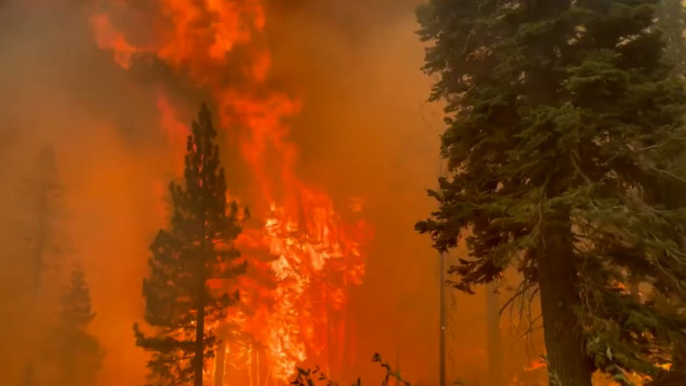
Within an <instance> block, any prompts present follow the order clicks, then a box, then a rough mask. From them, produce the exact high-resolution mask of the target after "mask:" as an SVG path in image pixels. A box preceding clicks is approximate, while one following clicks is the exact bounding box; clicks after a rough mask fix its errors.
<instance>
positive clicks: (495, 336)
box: [486, 283, 505, 386]
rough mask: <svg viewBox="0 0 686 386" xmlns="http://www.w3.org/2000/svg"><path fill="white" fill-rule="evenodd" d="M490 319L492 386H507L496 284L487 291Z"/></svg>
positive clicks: (489, 367)
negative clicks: (504, 379) (504, 378)
mask: <svg viewBox="0 0 686 386" xmlns="http://www.w3.org/2000/svg"><path fill="white" fill-rule="evenodd" d="M486 310H487V318H488V373H489V377H490V385H491V386H505V383H504V382H503V375H504V371H503V369H504V366H503V347H502V338H501V334H500V296H499V295H498V293H497V292H496V284H495V283H490V284H489V285H488V288H487V290H486Z"/></svg>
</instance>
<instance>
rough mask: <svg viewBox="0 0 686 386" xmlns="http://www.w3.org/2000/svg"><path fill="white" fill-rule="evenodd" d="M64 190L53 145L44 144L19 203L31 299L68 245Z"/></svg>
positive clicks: (54, 267) (36, 293)
mask: <svg viewBox="0 0 686 386" xmlns="http://www.w3.org/2000/svg"><path fill="white" fill-rule="evenodd" d="M63 194H64V190H63V186H62V182H61V180H60V177H59V173H58V169H57V159H56V156H55V149H54V148H53V147H52V146H50V145H47V146H45V147H43V148H42V149H41V151H40V152H39V154H38V156H37V157H36V159H35V161H34V164H33V167H32V169H31V171H30V174H29V176H28V177H27V178H26V180H25V182H24V188H23V189H22V197H21V200H22V201H23V203H22V205H21V207H20V209H21V211H22V213H21V217H22V219H23V221H22V226H21V227H20V228H19V230H20V231H21V232H22V233H23V234H22V235H21V238H22V239H23V240H24V241H25V242H26V246H27V248H26V250H25V251H26V253H27V258H26V259H25V261H26V265H27V267H28V270H29V277H28V280H27V284H28V286H29V287H30V291H31V293H32V296H33V297H34V299H33V300H34V301H35V300H36V298H35V297H36V296H38V294H39V293H40V291H41V287H42V285H43V279H44V275H45V273H46V271H48V270H49V269H56V268H57V267H58V265H59V263H60V257H61V255H62V254H63V253H64V252H65V251H66V247H67V245H68V243H67V242H66V240H65V237H64V233H63V232H61V231H60V227H61V226H62V225H63V224H61V223H60V220H61V218H62V216H63V214H64V213H63V203H62V197H63ZM22 260H24V259H22Z"/></svg>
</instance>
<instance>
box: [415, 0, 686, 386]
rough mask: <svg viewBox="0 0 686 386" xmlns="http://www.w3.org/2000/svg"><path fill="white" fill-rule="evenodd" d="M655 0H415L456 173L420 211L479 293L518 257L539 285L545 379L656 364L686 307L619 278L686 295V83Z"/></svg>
mask: <svg viewBox="0 0 686 386" xmlns="http://www.w3.org/2000/svg"><path fill="white" fill-rule="evenodd" d="M656 3H657V1H656V0H577V1H571V0H523V1H516V0H465V1H447V0H430V1H429V3H428V4H427V5H426V6H424V7H422V8H420V10H419V12H418V16H419V21H420V24H421V29H420V31H419V34H420V36H421V38H422V40H423V41H425V42H429V43H432V45H431V46H430V47H429V48H428V49H427V53H426V64H425V70H426V71H427V72H428V73H436V74H439V75H440V77H439V80H438V82H437V83H436V84H435V85H434V88H433V92H432V99H433V100H439V99H443V100H444V101H445V102H446V104H447V107H446V123H447V128H446V131H445V133H444V134H443V136H442V153H443V156H444V157H445V158H446V159H447V160H448V163H449V169H450V171H451V175H450V177H448V178H442V179H440V181H439V183H440V187H439V189H438V190H437V191H432V192H430V195H431V196H432V197H434V198H435V199H436V200H437V201H438V202H439V209H438V210H436V211H435V212H434V213H433V214H432V217H431V218H430V219H428V220H426V221H422V222H420V223H418V224H417V229H418V230H419V231H420V232H422V233H429V234H431V236H432V238H433V240H434V245H435V247H436V248H437V249H439V250H442V251H445V250H448V249H449V248H454V247H455V246H456V245H457V243H458V240H459V239H460V237H461V236H464V238H465V242H466V245H467V249H468V251H469V256H468V257H465V258H462V259H461V260H460V262H459V263H458V264H457V265H456V266H454V267H451V273H454V274H456V275H457V276H458V277H457V279H456V280H455V283H454V285H455V286H456V287H457V288H458V289H460V290H462V291H466V292H472V288H473V287H474V286H475V285H479V284H484V283H490V282H492V281H494V280H497V278H498V277H499V276H500V274H501V273H502V272H503V271H504V270H505V269H507V268H509V267H515V268H517V269H518V270H519V271H520V272H521V273H522V276H523V278H524V279H523V281H522V283H521V284H520V289H521V290H522V291H521V292H520V293H523V292H524V291H523V290H525V289H528V288H536V290H537V291H538V292H539V294H540V301H541V309H542V317H543V327H544V340H545V344H546V352H547V360H548V363H549V366H548V370H549V378H550V382H551V384H557V385H564V386H590V385H591V376H592V373H593V372H594V371H595V370H601V371H604V372H606V373H608V374H610V375H611V376H613V377H615V379H616V380H617V381H619V382H620V383H623V384H628V383H629V381H628V380H627V379H626V377H625V375H626V374H627V373H628V372H636V373H639V374H646V375H650V376H657V375H659V374H660V373H661V372H662V369H661V368H660V367H659V366H657V364H659V363H661V362H664V361H667V360H669V357H670V355H671V352H670V351H671V347H672V346H671V340H672V339H673V338H674V336H675V334H676V335H680V336H681V335H683V333H682V332H681V330H680V327H683V320H682V319H681V318H679V317H677V316H675V315H673V314H670V313H665V312H662V311H661V310H660V308H659V307H655V306H654V305H653V304H651V303H641V302H639V301H637V299H636V297H634V296H631V295H630V294H628V293H627V292H626V291H624V290H623V289H622V286H623V285H624V284H625V283H627V282H629V278H628V277H627V275H628V274H629V273H632V274H635V275H637V276H639V277H642V278H646V279H647V280H648V281H649V282H650V284H651V285H652V287H653V288H654V289H655V290H656V291H659V292H661V293H664V294H666V295H669V296H672V295H674V296H678V297H680V298H684V297H685V296H684V295H685V294H684V291H683V289H682V288H681V283H682V282H683V280H684V279H686V270H685V269H684V266H686V265H685V263H686V256H685V255H684V252H683V251H684V249H683V246H684V230H686V222H685V220H684V219H685V217H684V213H685V208H684V206H683V205H677V206H673V207H666V206H665V205H664V202H663V200H662V199H661V198H659V197H651V196H650V192H651V191H654V190H655V187H657V186H661V185H662V184H665V183H675V182H678V181H682V180H684V179H683V177H681V176H680V175H679V172H678V171H677V170H676V162H675V160H676V159H677V157H679V156H680V155H681V154H684V150H685V149H686V146H685V145H686V143H685V141H684V138H685V137H684V131H683V118H684V112H685V111H686V94H685V92H684V87H683V84H682V83H681V81H680V79H678V78H676V77H675V76H674V75H673V72H672V71H671V68H670V67H669V66H668V65H666V62H665V61H664V60H663V54H664V47H665V44H664V42H663V41H662V36H661V34H660V31H659V30H658V29H657V28H655V25H654V23H655V17H654V16H655V5H656Z"/></svg>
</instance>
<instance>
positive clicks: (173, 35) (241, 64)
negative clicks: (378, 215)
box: [91, 0, 369, 383]
mask: <svg viewBox="0 0 686 386" xmlns="http://www.w3.org/2000/svg"><path fill="white" fill-rule="evenodd" d="M151 1H152V2H153V3H154V5H155V6H154V7H146V10H148V8H150V9H153V8H154V9H156V12H155V13H154V14H148V15H147V17H149V18H150V20H147V22H148V24H146V28H149V27H148V26H149V25H153V26H154V27H153V31H154V36H152V37H147V39H146V42H145V43H140V44H137V43H134V42H133V39H130V37H131V36H135V35H134V33H135V32H136V30H137V29H136V28H133V27H131V26H130V25H129V23H131V22H133V21H132V20H130V19H127V20H126V21H127V26H128V28H119V29H117V28H115V27H114V25H113V24H114V23H113V22H112V20H114V18H113V15H130V14H134V9H135V7H136V5H137V4H136V3H139V2H138V1H134V0H110V3H109V4H108V5H109V6H110V7H111V8H109V9H105V10H103V11H102V12H101V13H99V14H97V15H94V16H93V17H92V19H91V23H92V26H93V31H94V33H95V37H96V43H97V44H98V46H99V47H100V48H101V49H103V50H109V51H111V52H112V53H113V55H114V60H115V62H116V63H117V64H118V65H119V66H121V67H122V68H124V69H129V68H131V66H132V65H133V64H134V63H135V59H136V58H137V57H138V56H139V55H140V56H142V55H143V54H146V55H148V56H151V57H154V58H156V59H157V60H159V61H161V62H163V63H164V64H166V65H167V66H168V67H169V68H170V69H171V70H172V71H173V72H174V73H175V74H176V75H177V76H180V77H183V78H184V79H185V80H186V81H190V82H191V83H193V84H195V85H196V86H198V87H199V88H201V89H204V90H205V91H206V92H208V93H209V94H210V95H212V96H213V98H214V102H215V103H216V104H217V105H218V106H219V111H218V112H219V117H220V126H221V127H222V128H230V127H236V126H239V127H240V129H237V130H236V131H235V132H234V131H232V132H229V136H230V137H231V138H233V139H234V141H239V144H240V151H241V155H242V157H243V158H244V159H245V160H246V162H247V164H248V165H249V167H250V169H251V171H252V173H253V176H254V180H255V184H256V185H257V188H258V191H259V195H260V196H259V197H256V202H255V203H254V204H253V205H256V206H257V208H258V209H261V210H263V211H265V212H266V213H264V218H263V220H264V226H263V227H262V228H261V229H247V230H246V231H245V232H244V234H243V235H241V237H240V238H239V240H237V242H236V244H237V246H238V247H239V248H240V249H241V250H242V252H243V254H244V255H245V256H246V257H247V258H248V259H249V260H250V263H251V264H250V266H251V270H250V273H249V274H248V275H246V276H245V277H242V278H240V287H241V289H242V290H243V291H242V292H243V295H244V296H243V299H242V303H243V307H240V308H237V309H236V310H232V314H231V315H230V316H229V320H228V321H227V322H230V323H231V324H232V325H236V326H238V327H240V328H239V330H240V332H239V333H234V334H232V335H231V345H229V346H228V347H227V348H226V350H227V352H228V353H230V355H227V358H228V362H229V364H230V365H231V366H232V367H235V368H258V370H257V372H256V374H257V376H263V377H264V378H263V380H264V379H265V378H268V377H269V378H270V379H271V380H272V381H274V382H276V383H278V382H283V381H286V380H287V379H288V378H289V377H290V376H291V375H293V374H294V372H295V370H296V366H297V365H298V364H300V363H302V362H304V361H306V360H313V361H317V362H318V363H319V364H323V365H326V364H328V365H329V366H338V367H340V365H341V364H340V362H341V355H342V347H343V346H344V344H345V341H346V340H349V337H346V336H345V333H346V330H345V323H344V318H343V316H344V315H345V310H346V306H347V304H348V291H347V289H348V287H349V286H352V285H358V284H360V283H361V281H362V279H363V276H364V273H365V271H364V260H365V256H364V253H363V250H362V247H363V245H362V244H363V243H364V240H365V238H366V237H368V235H369V231H368V227H367V225H366V223H365V222H364V221H361V220H360V221H357V222H355V223H353V224H348V223H346V222H345V221H343V219H342V218H341V216H339V215H338V213H337V212H336V210H335V207H334V203H333V202H332V200H331V199H330V197H329V196H328V195H327V194H326V193H325V192H323V191H320V190H317V189H314V188H313V187H311V186H309V185H308V184H306V183H304V182H303V181H301V180H300V179H299V178H298V176H297V175H296V173H295V165H296V162H297V156H298V151H297V146H296V144H294V143H293V142H291V141H290V140H289V130H290V128H289V127H288V125H287V124H286V122H285V120H286V119H287V118H288V117H290V116H293V115H295V114H298V113H299V111H300V108H301V103H300V101H299V100H297V99H295V98H292V97H291V96H289V95H287V94H285V93H283V92H279V91H278V90H274V89H273V88H271V86H270V83H269V81H270V68H271V56H270V55H269V51H268V50H267V48H266V45H265V44H264V43H263V40H264V28H265V24H266V20H265V12H264V9H263V6H262V4H261V3H260V1H259V0H151ZM147 12H148V13H149V10H148V11H147ZM150 22H151V23H150ZM239 48H240V49H239ZM236 58H238V59H239V60H236ZM157 107H158V110H159V112H160V125H161V126H162V127H163V129H165V131H167V133H168V134H169V136H170V137H169V141H170V143H173V144H175V145H174V146H176V147H177V148H178V146H180V145H178V142H180V141H179V139H178V137H179V133H187V132H188V131H187V128H185V126H184V125H181V124H179V123H178V122H177V120H176V118H175V114H174V111H173V108H172V106H171V105H170V103H169V102H168V100H167V99H166V98H165V97H164V95H162V96H161V97H160V98H159V100H158V101H157ZM231 124H233V126H232V125H231ZM184 135H185V134H184ZM180 149H183V148H182V147H180ZM274 165H277V166H274ZM348 209H349V210H350V211H351V213H352V214H359V213H360V212H362V211H363V201H362V200H361V199H353V200H351V202H350V207H349V208H348ZM215 327H216V326H215ZM255 350H259V352H261V354H259V355H258V354H256V352H257V351H255ZM254 358H256V359H254ZM259 358H263V360H264V362H263V364H260V363H259V362H260V359H259ZM260 366H266V367H267V370H266V376H265V375H264V374H262V375H260V374H261V373H260V370H259V367H260ZM253 373H254V372H253V371H252V370H250V374H251V376H252V374H253ZM251 379H252V378H251ZM267 382H268V380H267Z"/></svg>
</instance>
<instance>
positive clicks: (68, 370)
mask: <svg viewBox="0 0 686 386" xmlns="http://www.w3.org/2000/svg"><path fill="white" fill-rule="evenodd" d="M61 300H62V301H61V309H60V313H59V318H58V322H57V323H58V324H57V326H56V328H54V329H53V332H52V335H51V339H49V340H48V341H47V342H46V343H45V345H46V346H47V351H46V353H45V357H44V362H45V364H46V367H48V368H49V369H50V370H51V371H49V372H48V374H49V375H48V377H49V379H50V380H51V381H50V382H49V384H50V385H55V386H95V384H96V381H97V376H98V372H99V371H100V369H101V366H102V359H103V352H102V349H101V347H100V344H99V342H98V340H97V339H96V338H95V337H94V336H92V335H90V334H89V333H88V326H89V325H90V323H91V322H92V321H93V319H94V318H95V313H94V312H93V310H92V306H91V296H90V289H89V287H88V283H87V282H86V274H85V272H84V271H83V269H81V268H80V267H78V268H76V269H75V270H74V271H73V272H72V274H71V278H70V280H69V284H68V285H67V286H66V288H65V291H64V293H63V296H62V299H61Z"/></svg>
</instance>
